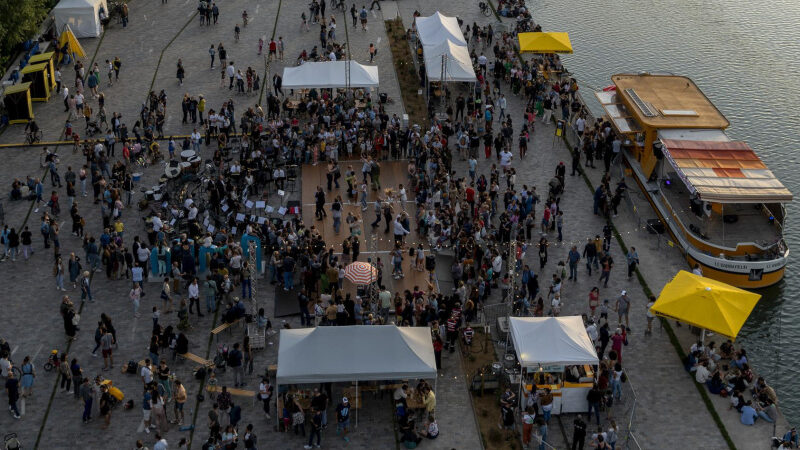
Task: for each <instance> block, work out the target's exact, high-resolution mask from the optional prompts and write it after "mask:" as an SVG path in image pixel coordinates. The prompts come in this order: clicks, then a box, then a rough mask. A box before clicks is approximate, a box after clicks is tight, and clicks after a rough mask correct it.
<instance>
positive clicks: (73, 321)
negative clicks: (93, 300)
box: [72, 313, 81, 327]
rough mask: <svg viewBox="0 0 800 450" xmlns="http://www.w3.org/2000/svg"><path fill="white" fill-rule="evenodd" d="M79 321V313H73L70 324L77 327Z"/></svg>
mask: <svg viewBox="0 0 800 450" xmlns="http://www.w3.org/2000/svg"><path fill="white" fill-rule="evenodd" d="M80 321H81V315H80V314H78V313H75V315H74V316H72V325H73V326H76V327H77V326H78V323H79V322H80Z"/></svg>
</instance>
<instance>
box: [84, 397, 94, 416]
mask: <svg viewBox="0 0 800 450" xmlns="http://www.w3.org/2000/svg"><path fill="white" fill-rule="evenodd" d="M91 418H92V398H91V397H89V398H88V399H86V401H85V402H83V420H84V421H87V420H89V419H91Z"/></svg>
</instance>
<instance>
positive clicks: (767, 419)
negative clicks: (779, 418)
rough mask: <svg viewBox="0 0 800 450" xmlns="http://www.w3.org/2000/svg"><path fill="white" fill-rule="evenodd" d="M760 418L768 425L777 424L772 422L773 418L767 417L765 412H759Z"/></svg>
mask: <svg viewBox="0 0 800 450" xmlns="http://www.w3.org/2000/svg"><path fill="white" fill-rule="evenodd" d="M758 417H760V418H762V419H764V421H766V422H767V423H774V422H775V421H774V420H772V418H771V417H769V416H768V415H767V413H765V412H764V411H758Z"/></svg>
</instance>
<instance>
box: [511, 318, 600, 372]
mask: <svg viewBox="0 0 800 450" xmlns="http://www.w3.org/2000/svg"><path fill="white" fill-rule="evenodd" d="M509 326H510V328H511V338H512V339H513V340H514V349H515V351H516V352H517V359H518V360H519V363H520V365H521V366H522V367H524V368H528V369H530V368H538V367H539V365H559V366H564V365H583V364H590V365H597V364H598V363H599V360H598V359H597V351H596V350H595V348H594V344H593V343H592V340H591V339H589V335H588V334H587V333H586V328H584V326H583V319H581V317H580V316H564V317H511V318H510V319H509Z"/></svg>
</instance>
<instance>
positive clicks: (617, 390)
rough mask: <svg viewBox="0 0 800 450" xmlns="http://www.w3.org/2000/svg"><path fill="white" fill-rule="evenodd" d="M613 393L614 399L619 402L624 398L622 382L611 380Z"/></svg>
mask: <svg viewBox="0 0 800 450" xmlns="http://www.w3.org/2000/svg"><path fill="white" fill-rule="evenodd" d="M611 392H612V393H613V395H614V398H615V399H617V400H619V399H620V398H621V397H622V382H620V381H618V380H611Z"/></svg>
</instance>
